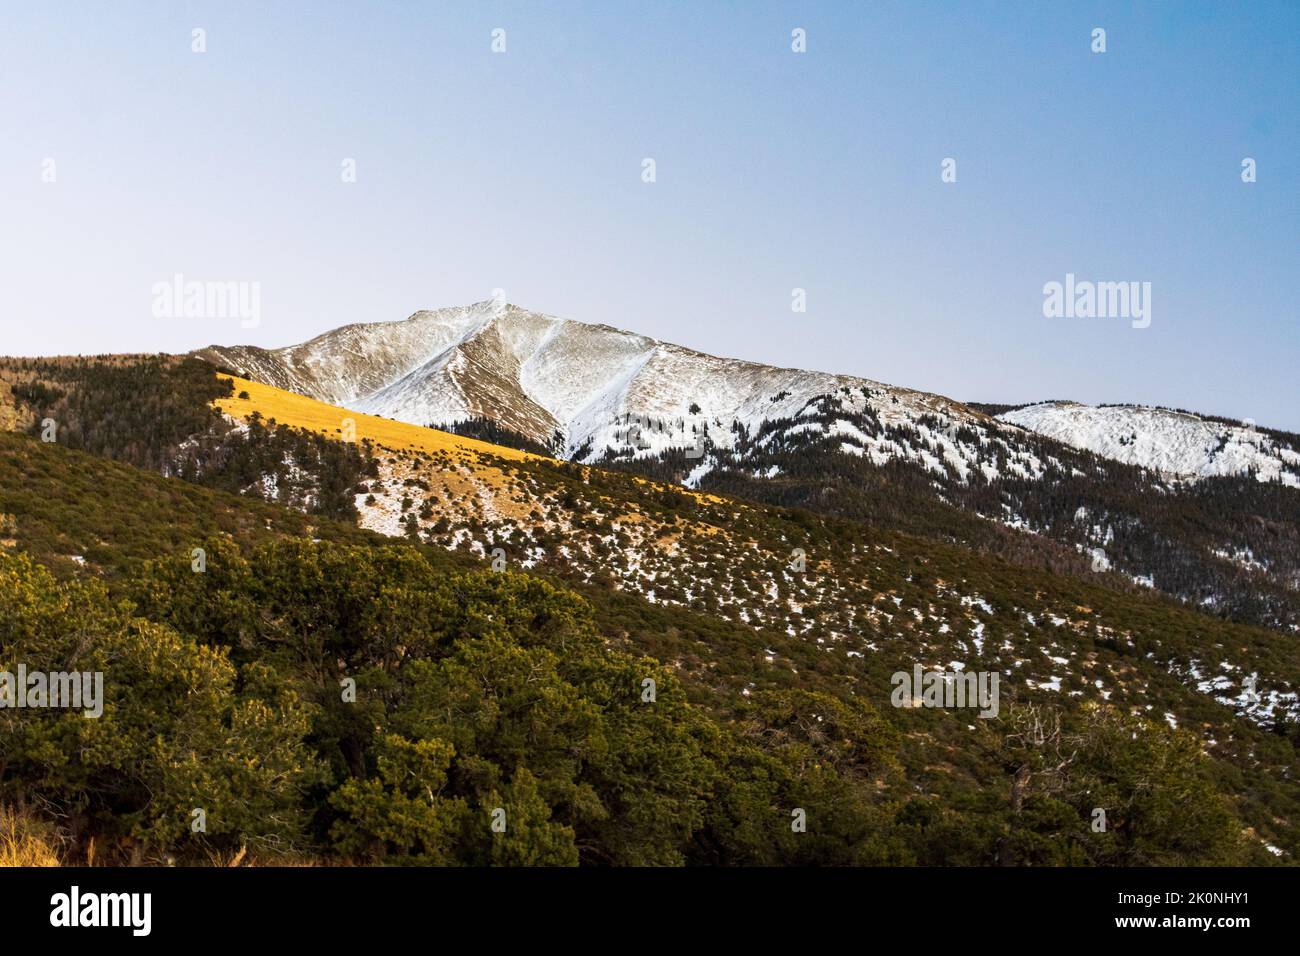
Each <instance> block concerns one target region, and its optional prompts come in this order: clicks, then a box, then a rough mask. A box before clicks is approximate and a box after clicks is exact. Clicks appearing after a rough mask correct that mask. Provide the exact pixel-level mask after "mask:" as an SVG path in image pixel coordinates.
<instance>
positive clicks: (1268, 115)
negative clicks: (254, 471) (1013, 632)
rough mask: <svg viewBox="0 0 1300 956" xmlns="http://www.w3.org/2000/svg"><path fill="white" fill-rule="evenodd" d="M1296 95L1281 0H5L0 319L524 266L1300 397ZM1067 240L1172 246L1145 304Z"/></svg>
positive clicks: (629, 320)
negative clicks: (175, 296) (1072, 297)
mask: <svg viewBox="0 0 1300 956" xmlns="http://www.w3.org/2000/svg"><path fill="white" fill-rule="evenodd" d="M196 27H201V28H203V29H204V30H206V37H207V52H205V53H202V54H196V53H194V52H192V50H191V30H192V29H194V28H196ZM498 27H500V28H503V29H504V30H505V31H506V52H505V53H504V54H494V53H493V52H492V51H491V49H490V43H491V31H492V30H493V29H494V28H498ZM796 27H801V28H804V29H805V30H806V31H807V37H808V41H807V43H808V51H807V53H804V54H795V53H793V52H792V51H791V49H790V31H791V30H792V29H794V28H796ZM1095 27H1102V28H1104V29H1105V30H1106V43H1107V49H1106V52H1105V53H1102V54H1094V53H1093V52H1091V49H1090V44H1091V36H1090V35H1091V31H1092V30H1093V28H1095ZM1298 117H1300V4H1297V3H1293V2H1280V3H1251V4H1243V5H1235V4H1231V5H1230V4H1227V3H1192V2H1182V3H1141V4H1088V3H1070V4H1065V3H1052V2H1034V3H1024V4H1020V3H988V4H980V3H963V4H956V3H922V2H912V3H899V4H891V3H881V4H877V3H871V4H865V3H853V4H850V3H847V2H845V3H820V4H818V3H814V4H807V3H800V4H793V3H791V4H780V3H753V2H736V3H721V2H709V0H701V2H696V3H681V4H676V3H660V4H643V3H641V4H639V3H631V2H616V3H590V4H578V3H547V4H542V3H463V4H461V3H450V4H441V3H440V4H434V3H417V2H403V3H398V2H388V3H374V4H366V5H363V4H361V3H320V2H317V3H310V4H309V3H289V2H277V3H274V4H262V3H247V4H245V3H230V2H225V3H219V4H218V3H213V4H208V3H163V2H157V3H115V4H111V5H110V4H99V3H94V4H92V3H58V2H50V3H39V4H37V3H33V4H21V5H20V4H17V3H12V2H10V3H6V5H5V7H4V10H3V12H2V13H0V143H2V144H3V146H0V209H2V210H3V219H4V228H3V229H0V282H3V287H4V291H5V304H6V310H5V317H4V319H3V324H2V326H0V353H10V354H50V353H66V352H83V353H88V352H108V351H113V352H120V351H135V350H147V351H158V350H168V351H173V350H175V351H179V350H184V349H189V348H193V347H197V346H200V345H204V344H207V343H209V342H221V343H235V342H253V343H255V344H260V345H267V346H274V345H285V344H289V343H292V342H297V341H301V340H303V339H305V338H308V337H310V336H311V335H314V334H317V333H319V332H322V331H324V330H326V329H329V328H333V327H335V326H338V325H342V324H344V323H347V322H358V321H367V322H368V321H381V320H392V319H399V318H403V317H405V316H406V315H408V314H410V313H411V312H413V311H415V310H416V309H420V308H434V307H438V306H444V305H455V304H463V303H467V302H472V301H477V300H481V299H486V298H489V297H490V296H491V295H492V290H493V289H495V288H502V289H504V290H505V292H506V295H507V297H508V298H509V299H510V301H512V302H517V303H519V304H521V305H523V306H526V307H528V308H532V309H538V310H541V311H546V312H551V313H554V314H557V315H561V316H564V317H567V318H573V319H580V320H584V321H591V322H607V323H609V324H611V325H616V326H620V327H623V328H628V329H633V330H635V331H638V332H643V333H646V334H649V335H653V336H656V337H659V338H663V339H667V340H670V341H676V342H679V343H681V344H684V345H688V346H691V347H694V348H698V349H701V350H704V351H708V352H713V353H717V354H723V355H734V356H739V357H743V358H749V359H754V360H759V361H764V362H770V363H774V364H781V365H795V366H801V367H806V368H816V369H822V370H826V371H833V372H843V373H851V374H859V375H864V376H868V377H871V378H876V379H879V380H882V381H886V382H891V383H894V384H899V385H906V386H910V387H913V388H920V389H925V390H929V391H937V392H940V393H943V394H946V395H950V396H953V397H955V398H959V399H966V400H979V401H1006V402H1022V401H1029V400H1033V399H1042V398H1058V397H1069V398H1076V399H1079V400H1082V401H1091V402H1119V401H1137V402H1149V403H1154V404H1164V405H1173V406H1179V407H1185V408H1193V409H1197V410H1201V411H1207V412H1214V413H1218V414H1224V415H1231V416H1236V417H1251V418H1254V419H1255V420H1257V421H1258V422H1259V423H1261V424H1265V425H1275V426H1278V427H1288V428H1292V429H1300V401H1298V399H1300V385H1297V381H1298V380H1300V376H1298V375H1297V369H1300V305H1297V303H1300V289H1297V283H1298V281H1300V242H1298V241H1297V240H1298V239H1300V134H1298V133H1297V123H1298V122H1300V120H1298ZM645 157H652V158H653V159H654V160H655V162H656V174H657V179H656V181H655V182H654V183H649V184H648V183H644V182H642V178H641V163H642V160H643V158H645ZM945 157H952V158H954V159H956V161H957V181H956V182H955V183H942V182H941V181H940V162H941V161H942V160H943V159H944V158H945ZM1244 157H1252V158H1254V159H1255V161H1256V163H1257V170H1258V181H1257V182H1255V183H1252V184H1245V183H1243V182H1242V181H1241V177H1240V171H1241V161H1242V159H1243V158H1244ZM345 158H353V159H355V160H356V164H357V166H356V169H357V181H356V182H355V183H344V182H342V178H341V175H340V172H341V164H342V162H343V160H344V159H345ZM47 159H53V160H54V162H55V170H56V180H55V182H52V183H51V182H43V181H42V171H43V169H44V168H45V167H44V166H43V164H44V162H45V160H47ZM176 273H180V274H183V275H184V276H186V277H187V278H189V279H199V280H216V281H228V280H242V281H250V282H258V283H259V284H260V290H261V321H260V324H259V325H258V326H257V327H256V328H251V329H244V328H240V326H239V322H238V321H237V320H232V319H211V318H209V319H159V318H155V317H154V316H153V314H152V312H151V290H152V288H153V285H154V284H155V283H157V282H159V281H166V280H169V279H170V278H171V277H172V276H173V275H174V274H176ZM1066 273H1074V274H1075V275H1076V276H1078V277H1079V278H1080V279H1090V280H1095V281H1140V282H1150V283H1151V286H1152V322H1151V325H1150V327H1149V328H1145V329H1134V328H1132V327H1131V325H1130V323H1129V322H1128V321H1126V320H1123V319H1082V318H1068V319H1067V318H1045V317H1044V315H1043V310H1042V305H1043V292H1042V289H1043V285H1044V284H1045V283H1047V282H1051V281H1063V280H1064V277H1065V275H1066ZM796 287H798V288H803V289H806V290H807V312H805V313H795V312H792V311H791V307H790V303H791V290H792V289H793V288H796Z"/></svg>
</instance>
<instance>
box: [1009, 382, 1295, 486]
mask: <svg viewBox="0 0 1300 956" xmlns="http://www.w3.org/2000/svg"><path fill="white" fill-rule="evenodd" d="M998 418H999V419H1000V420H1001V421H1004V422H1008V423H1010V424H1012V425H1019V426H1020V427H1022V428H1027V429H1029V430H1030V431H1034V432H1037V433H1038V434H1040V435H1045V436H1047V437H1048V438H1052V439H1055V440H1056V441H1059V442H1063V443H1064V444H1067V445H1071V446H1073V447H1075V448H1081V449H1084V450H1086V451H1091V452H1093V453H1095V454H1098V455H1102V456H1103V457H1106V458H1111V459H1114V460H1115V461H1120V462H1124V463H1125V464H1129V465H1138V466H1141V467H1143V468H1147V469H1150V470H1152V471H1158V472H1161V473H1163V474H1166V475H1175V476H1180V477H1187V478H1209V477H1213V476H1226V475H1243V474H1247V473H1250V472H1254V473H1255V475H1256V477H1257V478H1258V479H1259V480H1260V481H1281V482H1282V483H1283V484H1285V485H1289V486H1291V487H1295V488H1300V451H1297V450H1296V449H1295V448H1293V447H1291V446H1290V445H1288V444H1285V443H1284V442H1281V441H1279V440H1277V439H1275V438H1273V437H1272V436H1270V435H1269V434H1268V433H1266V432H1262V431H1259V430H1258V429H1255V428H1252V427H1250V426H1249V425H1228V424H1225V423H1223V422H1218V421H1212V420H1209V419H1204V418H1200V417H1199V416H1196V415H1192V414H1190V413H1186V412H1176V411H1172V410H1170V409H1165V408H1149V407H1147V406H1142V405H1115V406H1100V407H1096V406H1091V405H1080V404H1077V403H1075V402H1045V403H1043V404H1040V405H1029V406H1026V407H1024V408H1018V409H1015V410H1014V411H1009V412H1005V413H1003V414H1002V415H999V416H998Z"/></svg>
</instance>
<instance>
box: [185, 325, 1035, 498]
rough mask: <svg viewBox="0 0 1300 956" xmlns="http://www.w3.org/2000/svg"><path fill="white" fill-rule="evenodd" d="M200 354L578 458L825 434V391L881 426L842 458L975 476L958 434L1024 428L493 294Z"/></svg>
mask: <svg viewBox="0 0 1300 956" xmlns="http://www.w3.org/2000/svg"><path fill="white" fill-rule="evenodd" d="M197 354H199V355H200V356H201V357H203V358H206V359H208V360H209V361H212V362H214V363H216V364H218V365H221V366H225V367H228V368H231V369H233V370H235V371H238V372H240V373H242V374H244V375H245V376H246V377H248V378H252V379H255V380H258V381H262V382H265V383H266V384H269V385H274V386H276V387H278V388H283V389H288V390H291V391H296V392H300V393H302V394H305V395H308V396H310V397H312V398H316V399H319V400H321V401H326V402H332V403H336V404H340V405H344V406H346V407H348V408H353V409H356V410H357V411H362V412H367V413H370V414H374V415H382V416H385V417H389V418H394V419H397V420H399V421H404V422H410V423H413V424H421V425H427V424H432V423H451V422H457V421H461V420H464V419H466V418H469V417H473V416H483V417H486V418H491V419H493V420H495V421H497V422H499V423H500V424H502V425H504V426H505V427H507V428H510V429H512V430H514V431H517V432H519V433H521V434H523V435H525V436H527V437H528V438H530V439H532V440H534V441H538V442H542V443H551V442H552V441H553V440H554V439H556V438H557V436H558V438H559V441H558V442H557V446H558V450H559V451H560V453H561V454H562V455H564V456H565V457H572V458H578V459H583V460H594V459H596V458H599V457H600V456H601V455H603V454H605V453H606V452H607V451H609V450H619V449H627V450H630V451H632V452H633V453H634V454H636V455H638V456H646V457H650V456H654V455H657V454H660V453H662V452H664V451H667V450H670V449H694V450H696V456H698V455H699V454H702V452H701V451H699V449H701V448H702V446H704V445H705V444H706V443H707V444H708V445H710V446H714V447H719V448H730V447H732V446H733V445H734V442H735V432H736V429H738V428H739V429H745V430H749V431H751V432H757V431H759V430H761V429H763V428H764V427H765V426H766V425H768V424H769V423H772V422H780V421H786V420H788V421H790V422H792V423H794V424H792V427H794V428H796V429H803V430H807V429H811V428H820V427H822V426H821V425H820V424H818V423H815V422H812V421H811V420H809V421H806V422H803V423H797V420H798V419H799V418H800V417H801V416H807V415H809V410H810V409H811V408H813V407H815V406H816V405H817V403H818V402H819V401H820V400H821V399H823V398H824V397H825V396H829V395H835V396H837V401H839V402H841V403H843V404H844V405H845V407H846V408H847V409H850V410H851V411H853V412H856V413H857V414H866V415H869V416H870V417H871V418H872V420H873V421H875V422H877V423H878V424H879V430H878V433H877V434H871V435H862V434H859V433H856V432H855V430H854V429H853V428H852V427H850V426H849V425H848V424H847V423H843V424H840V425H839V426H838V427H840V428H842V429H843V430H844V433H845V436H846V438H847V439H849V440H848V441H846V443H845V446H844V450H845V451H846V452H849V453H852V454H858V455H864V454H865V455H868V456H870V457H871V458H872V459H873V460H877V461H883V460H886V459H888V458H891V457H899V456H901V457H905V458H909V459H911V460H914V461H918V462H923V463H926V464H928V465H929V466H930V467H933V468H935V469H936V470H939V471H942V470H944V469H945V468H947V467H950V466H951V467H953V468H956V469H957V470H958V471H959V472H961V473H965V472H966V471H967V470H968V469H969V468H970V467H972V466H979V465H981V463H982V464H983V466H984V467H988V466H989V465H990V463H991V462H992V461H993V460H994V456H993V455H992V454H991V453H986V452H981V451H980V449H979V448H977V447H976V446H975V445H974V444H972V443H971V442H962V441H961V440H959V439H957V438H956V437H955V436H956V431H957V430H958V429H959V428H961V427H962V426H967V427H975V428H978V429H979V431H980V432H981V433H993V434H994V435H997V434H1004V435H1006V436H1013V435H1014V434H1016V430H1015V429H1012V428H1009V427H1007V426H1002V425H999V424H997V423H996V422H994V421H993V420H992V419H989V418H988V417H986V416H984V415H983V414H981V413H978V412H975V411H973V410H971V409H969V408H967V407H966V406H964V405H961V404H960V403H958V402H954V401H952V400H950V399H947V398H944V397H942V396H939V395H931V394H927V393H923V392H916V391H912V390H910V389H905V388H898V387H895V386H891V385H885V384H882V383H880V382H874V381H871V380H869V379H864V378H859V377H856V376H849V375H832V374H828V373H824V372H810V371H804V370H800V369H783V368H775V367H773V366H768V365H761V364H758V363H755V362H746V361H741V360H737V359H727V358H720V357H717V356H712V355H706V354H704V353H701V352H695V351H693V350H691V349H687V348H683V347H681V346H678V345H673V344H671V343H667V342H661V341H658V340H656V339H652V338H649V337H647V336H643V335H638V334H635V333H631V332H625V331H622V330H619V329H616V328H612V327H610V326H607V325H590V324H587V323H582V322H574V321H568V320H564V319H559V318H556V317H553V316H548V315H542V314H539V313H535V312H529V311H527V310H525V309H521V308H519V307H517V306H513V305H506V306H500V305H498V304H496V303H493V302H481V303H477V304H474V305H471V306H466V307H463V308H453V309H441V310H438V311H436V312H417V313H416V314H415V315H413V316H411V317H410V318H409V319H406V320H405V321H402V322H388V323H375V324H370V325H349V326H345V327H343V328H341V329H337V330H335V331H333V332H327V333H325V334H324V335H320V336H318V337H316V338H314V339H312V340H311V341H309V342H306V343H303V344H301V345H296V346H290V347H287V348H281V349H273V350H267V349H261V348H256V347H252V346H234V347H223V346H212V347H209V348H207V349H203V350H201V351H200V352H199V353H197ZM833 427H835V426H833ZM1001 444H1002V445H1003V447H1002V449H1001V451H1002V454H1003V455H1004V456H1006V457H1007V458H1009V459H1010V461H1011V464H1012V467H1015V468H1018V469H1020V470H1022V471H1025V472H1030V471H1033V470H1034V469H1035V468H1036V462H1035V460H1034V459H1033V457H1032V456H1030V455H1026V454H1024V453H1023V451H1022V450H1021V449H1018V448H1017V447H1014V444H1013V443H1007V442H1003V443H1001ZM693 457H694V456H693Z"/></svg>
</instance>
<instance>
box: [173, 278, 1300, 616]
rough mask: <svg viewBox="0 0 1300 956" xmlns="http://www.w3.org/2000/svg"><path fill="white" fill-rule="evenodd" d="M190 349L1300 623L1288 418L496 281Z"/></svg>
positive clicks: (1297, 454) (375, 406)
mask: <svg viewBox="0 0 1300 956" xmlns="http://www.w3.org/2000/svg"><path fill="white" fill-rule="evenodd" d="M197 354H198V355H199V356H200V357H202V358H204V359H207V360H208V361H210V362H212V363H214V364H216V365H218V366H219V367H223V368H227V369H229V370H232V371H235V372H238V373H240V374H241V375H243V376H245V377H247V378H250V379H253V380H255V381H260V382H263V383H265V384H269V385H274V386H276V387H279V388H282V389H286V390H289V391H293V392H297V393H300V394H303V395H307V396H309V397H312V398H316V399H318V400H320V401H324V402H329V403H332V404H336V405H340V406H343V407H346V408H349V409H353V410H356V411H360V412H365V413H369V414H372V415H377V416H382V417H385V418H391V419H395V420H397V421H400V422H408V423H411V424H417V425H451V424H453V423H457V422H464V421H467V420H471V419H473V420H487V421H490V422H494V423H497V424H498V425H499V426H501V427H502V428H503V429H507V430H509V431H511V432H514V433H517V434H518V435H519V436H521V437H522V438H524V439H527V440H528V441H529V442H531V443H534V444H535V445H540V446H544V447H548V448H551V449H553V450H554V452H555V454H556V455H557V457H561V458H566V459H570V460H573V461H577V462H583V463H595V464H601V465H604V466H607V467H615V468H623V469H626V470H633V471H638V472H641V473H642V474H645V475H648V476H651V477H655V478H659V479H663V480H667V481H672V482H675V483H680V484H683V485H685V486H686V487H689V488H694V489H701V490H712V491H719V492H725V493H728V494H734V495H740V496H744V497H749V498H753V499H758V500H762V501H766V502H769V503H772V504H780V505H795V506H799V507H803V508H807V509H809V510H813V511H819V512H823V513H829V514H834V515H837V516H840V517H849V518H865V519H868V520H871V521H874V522H876V523H878V524H879V523H885V524H888V525H890V526H892V527H895V528H899V529H902V530H907V531H912V532H917V531H920V532H922V533H927V532H928V533H931V534H932V535H934V536H938V537H944V538H946V539H949V540H957V541H959V542H961V543H965V544H974V545H977V546H989V547H994V545H990V544H989V543H988V541H986V540H985V538H986V535H985V533H984V532H983V531H982V530H981V526H985V525H989V524H991V523H996V524H999V525H1002V526H1005V527H1010V528H1013V529H1018V530H1022V531H1027V532H1030V533H1032V534H1034V535H1037V536H1041V537H1042V538H1044V539H1048V540H1050V541H1052V542H1055V543H1056V544H1058V545H1061V546H1063V547H1064V548H1065V549H1066V550H1067V551H1068V552H1069V553H1071V554H1073V555H1076V556H1077V557H1078V559H1079V560H1080V561H1082V562H1084V563H1085V564H1086V566H1087V568H1088V569H1089V570H1090V571H1091V572H1095V573H1108V574H1113V575H1120V576H1122V577H1123V579H1124V580H1125V581H1127V582H1128V583H1129V584H1130V586H1132V585H1134V584H1136V585H1138V586H1144V587H1151V588H1155V589H1158V590H1162V591H1165V592H1166V593H1169V594H1172V595H1174V596H1177V597H1179V598H1180V599H1182V600H1185V601H1188V602H1190V603H1193V604H1195V605H1197V606H1199V607H1202V608H1203V609H1207V610H1210V611H1211V612H1213V613H1217V614H1220V615H1222V616H1225V617H1229V618H1231V619H1234V620H1242V621H1247V622H1250V623H1258V624H1265V625H1267V626H1271V627H1280V628H1282V629H1284V630H1288V631H1296V630H1300V437H1297V436H1295V435H1290V434H1287V433H1283V432H1276V431H1269V430H1267V429H1262V428H1257V427H1255V426H1254V425H1252V424H1249V423H1233V422H1229V421H1225V420H1220V419H1214V418H1210V417H1205V416H1199V415H1195V414H1192V413H1188V412H1181V411H1173V410H1168V409H1159V408H1147V407H1140V406H1104V407H1091V406H1086V405H1079V404H1075V403H1070V402H1047V403H1042V404H1037V405H1030V406H1024V407H1019V408H1011V409H1005V408H1003V409H993V408H988V407H982V408H977V407H973V406H970V405H967V404H963V403H961V402H957V401H954V400H952V399H948V398H945V397H943V396H940V395H934V394H928V393H924V392H918V391H913V390H910V389H906V388H900V387H897V386H893V385H887V384H884V383H881V382H876V381H872V380H869V379H864V378H859V377H855V376H848V375H833V374H829V373H824V372H813V371H804V370H799V369H782V368H775V367H772V366H767V365H761V364H758V363H753V362H745V361H740V360H736V359H727V358H720V357H717V356H712V355H706V354H703V353H700V352H695V351H692V350H691V349H687V348H683V347H681V346H678V345H673V344H671V343H667V342H661V341H658V340H655V339H652V338H649V337H647V336H643V335H638V334H636V333H633V332H627V331H623V330H620V329H617V328H613V327H611V326H608V325H590V324H586V323H582V322H574V321H569V320H565V319H560V318H556V317H554V316H548V315H542V314H539V313H536V312H530V311H528V310H525V309H522V308H520V307H518V306H514V305H502V304H500V303H496V302H491V301H488V302H480V303H476V304H474V305H470V306H465V307H457V308H449V309H440V310H436V311H424V312H417V313H416V314H414V315H412V316H411V317H410V318H408V319H406V320H403V321H399V322H384V323H373V324H362V325H349V326H344V327H343V328H340V329H336V330H334V331H331V332H327V333H325V334H323V335H320V336H318V337H316V338H314V339H312V340H311V341H309V342H305V343H303V344H301V345H296V346H289V347H286V348H280V349H270V350H268V349H261V348H256V347H251V346H233V347H223V346H211V347H209V348H207V349H203V350H201V351H200V352H199V353H197ZM987 412H998V414H997V416H996V417H993V416H992V415H991V414H988V413H987ZM958 512H960V515H959V514H958ZM962 518H965V519H970V518H974V519H975V521H974V523H973V524H971V523H964V522H963V520H962ZM1008 547H1009V546H1008V545H1007V544H1006V542H1005V541H1004V540H1002V539H999V541H998V543H997V544H996V548H997V549H1001V550H1002V551H1003V553H1004V554H1005V552H1006V550H1007V548H1008ZM1016 547H1019V546H1016ZM1035 560H1037V558H1035Z"/></svg>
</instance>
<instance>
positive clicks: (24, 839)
mask: <svg viewBox="0 0 1300 956" xmlns="http://www.w3.org/2000/svg"><path fill="white" fill-rule="evenodd" d="M61 862H62V861H61V860H60V859H59V854H58V851H57V850H56V849H55V844H54V843H53V842H52V841H51V840H50V839H49V837H48V835H47V834H46V832H45V828H44V827H42V826H41V825H40V824H38V823H37V822H36V821H34V820H33V819H31V818H30V817H29V816H27V815H26V814H24V813H21V812H20V811H17V810H14V809H12V808H9V807H0V866H59V865H60V864H61Z"/></svg>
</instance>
